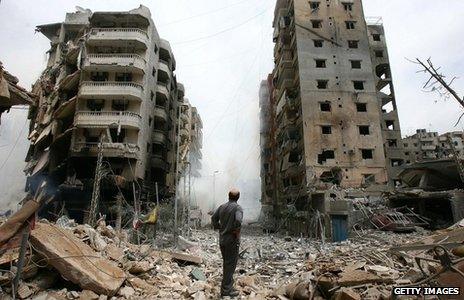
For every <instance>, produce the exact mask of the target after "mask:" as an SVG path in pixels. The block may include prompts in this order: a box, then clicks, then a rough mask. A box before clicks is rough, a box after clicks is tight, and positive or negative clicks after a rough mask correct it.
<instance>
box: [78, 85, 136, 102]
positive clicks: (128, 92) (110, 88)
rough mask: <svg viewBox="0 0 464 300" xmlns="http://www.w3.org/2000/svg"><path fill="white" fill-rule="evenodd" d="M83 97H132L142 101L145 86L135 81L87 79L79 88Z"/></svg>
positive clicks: (80, 96)
mask: <svg viewBox="0 0 464 300" xmlns="http://www.w3.org/2000/svg"><path fill="white" fill-rule="evenodd" d="M79 98H83V99H115V98H116V99H120V98H124V99H132V100H137V101H142V99H143V87H142V85H140V84H138V83H134V82H110V81H86V82H83V83H82V84H81V86H80V89H79Z"/></svg>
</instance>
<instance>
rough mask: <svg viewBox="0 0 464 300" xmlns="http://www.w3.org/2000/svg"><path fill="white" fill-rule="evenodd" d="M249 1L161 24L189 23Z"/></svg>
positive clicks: (244, 0)
mask: <svg viewBox="0 0 464 300" xmlns="http://www.w3.org/2000/svg"><path fill="white" fill-rule="evenodd" d="M248 1H249V0H243V1H239V2H236V3H232V4H230V5H227V6H223V7H221V8H218V9H214V10H210V11H207V12H204V13H200V14H197V15H193V16H190V17H187V18H184V19H178V20H174V21H172V22H168V23H165V24H161V25H160V27H163V26H169V25H172V24H177V23H182V22H186V21H189V20H192V19H196V18H199V17H203V16H207V15H211V14H214V13H217V12H220V11H223V10H226V9H228V8H231V7H233V6H237V5H239V4H242V3H245V2H248Z"/></svg>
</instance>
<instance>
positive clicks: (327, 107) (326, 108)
mask: <svg viewBox="0 0 464 300" xmlns="http://www.w3.org/2000/svg"><path fill="white" fill-rule="evenodd" d="M319 105H320V107H321V111H330V110H331V106H330V102H321V103H319Z"/></svg>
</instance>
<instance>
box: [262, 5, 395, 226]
mask: <svg viewBox="0 0 464 300" xmlns="http://www.w3.org/2000/svg"><path fill="white" fill-rule="evenodd" d="M273 26H274V29H275V30H274V42H275V47H274V58H275V59H274V60H275V67H274V71H273V73H272V75H271V76H272V80H269V81H267V86H266V85H265V81H263V82H262V83H261V90H260V107H261V157H262V165H261V166H262V170H261V180H262V183H263V195H262V203H263V206H265V207H269V206H272V207H273V214H274V216H276V217H277V218H281V217H282V215H281V213H282V212H283V211H285V210H286V209H287V208H288V207H289V206H290V207H294V208H295V209H296V211H301V212H307V211H310V210H313V209H316V210H317V207H315V206H314V205H313V204H314V203H313V202H314V201H313V200H312V198H311V194H312V193H314V191H324V190H327V189H328V188H330V187H331V186H333V185H336V186H339V187H341V188H344V189H347V188H362V187H369V186H374V187H377V188H375V189H377V190H382V189H385V188H386V187H387V186H389V187H390V188H393V187H394V185H395V182H396V181H397V180H398V177H397V176H398V172H399V169H400V166H401V165H402V164H403V161H404V158H403V151H402V144H401V142H400V140H401V131H400V125H399V120H398V114H397V110H396V102H395V95H394V89H393V83H392V76H391V71H390V65H389V59H388V52H387V46H386V42H385V35H384V29H383V25H382V22H381V19H377V20H373V21H371V20H368V21H366V19H365V18H364V14H363V8H362V1H361V0H355V1H347V2H339V1H335V2H327V3H325V2H324V3H323V2H319V1H302V0H279V1H277V4H276V8H275V17H274V25H273ZM273 166H274V168H275V169H273Z"/></svg>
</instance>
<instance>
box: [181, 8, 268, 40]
mask: <svg viewBox="0 0 464 300" xmlns="http://www.w3.org/2000/svg"><path fill="white" fill-rule="evenodd" d="M269 8H270V7H268V8H266V9H265V10H263V11H261V12H260V13H259V14H257V15H254V16H253V17H251V18H249V19H246V20H245V21H243V22H241V23H239V24H236V25H234V26H232V27H229V28H226V29H224V30H221V31H218V32H216V33H213V34H210V35H207V36H202V37H198V38H195V39H191V40H185V41H179V42H175V43H173V45H181V44H188V43H193V42H197V41H201V40H206V39H210V38H213V37H216V36H218V35H221V34H223V33H226V32H229V31H232V30H235V29H237V28H239V27H241V26H243V25H245V24H247V23H249V22H251V21H253V20H254V19H256V18H257V17H259V16H261V15H263V14H264V13H265V12H266V11H267V10H269Z"/></svg>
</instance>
